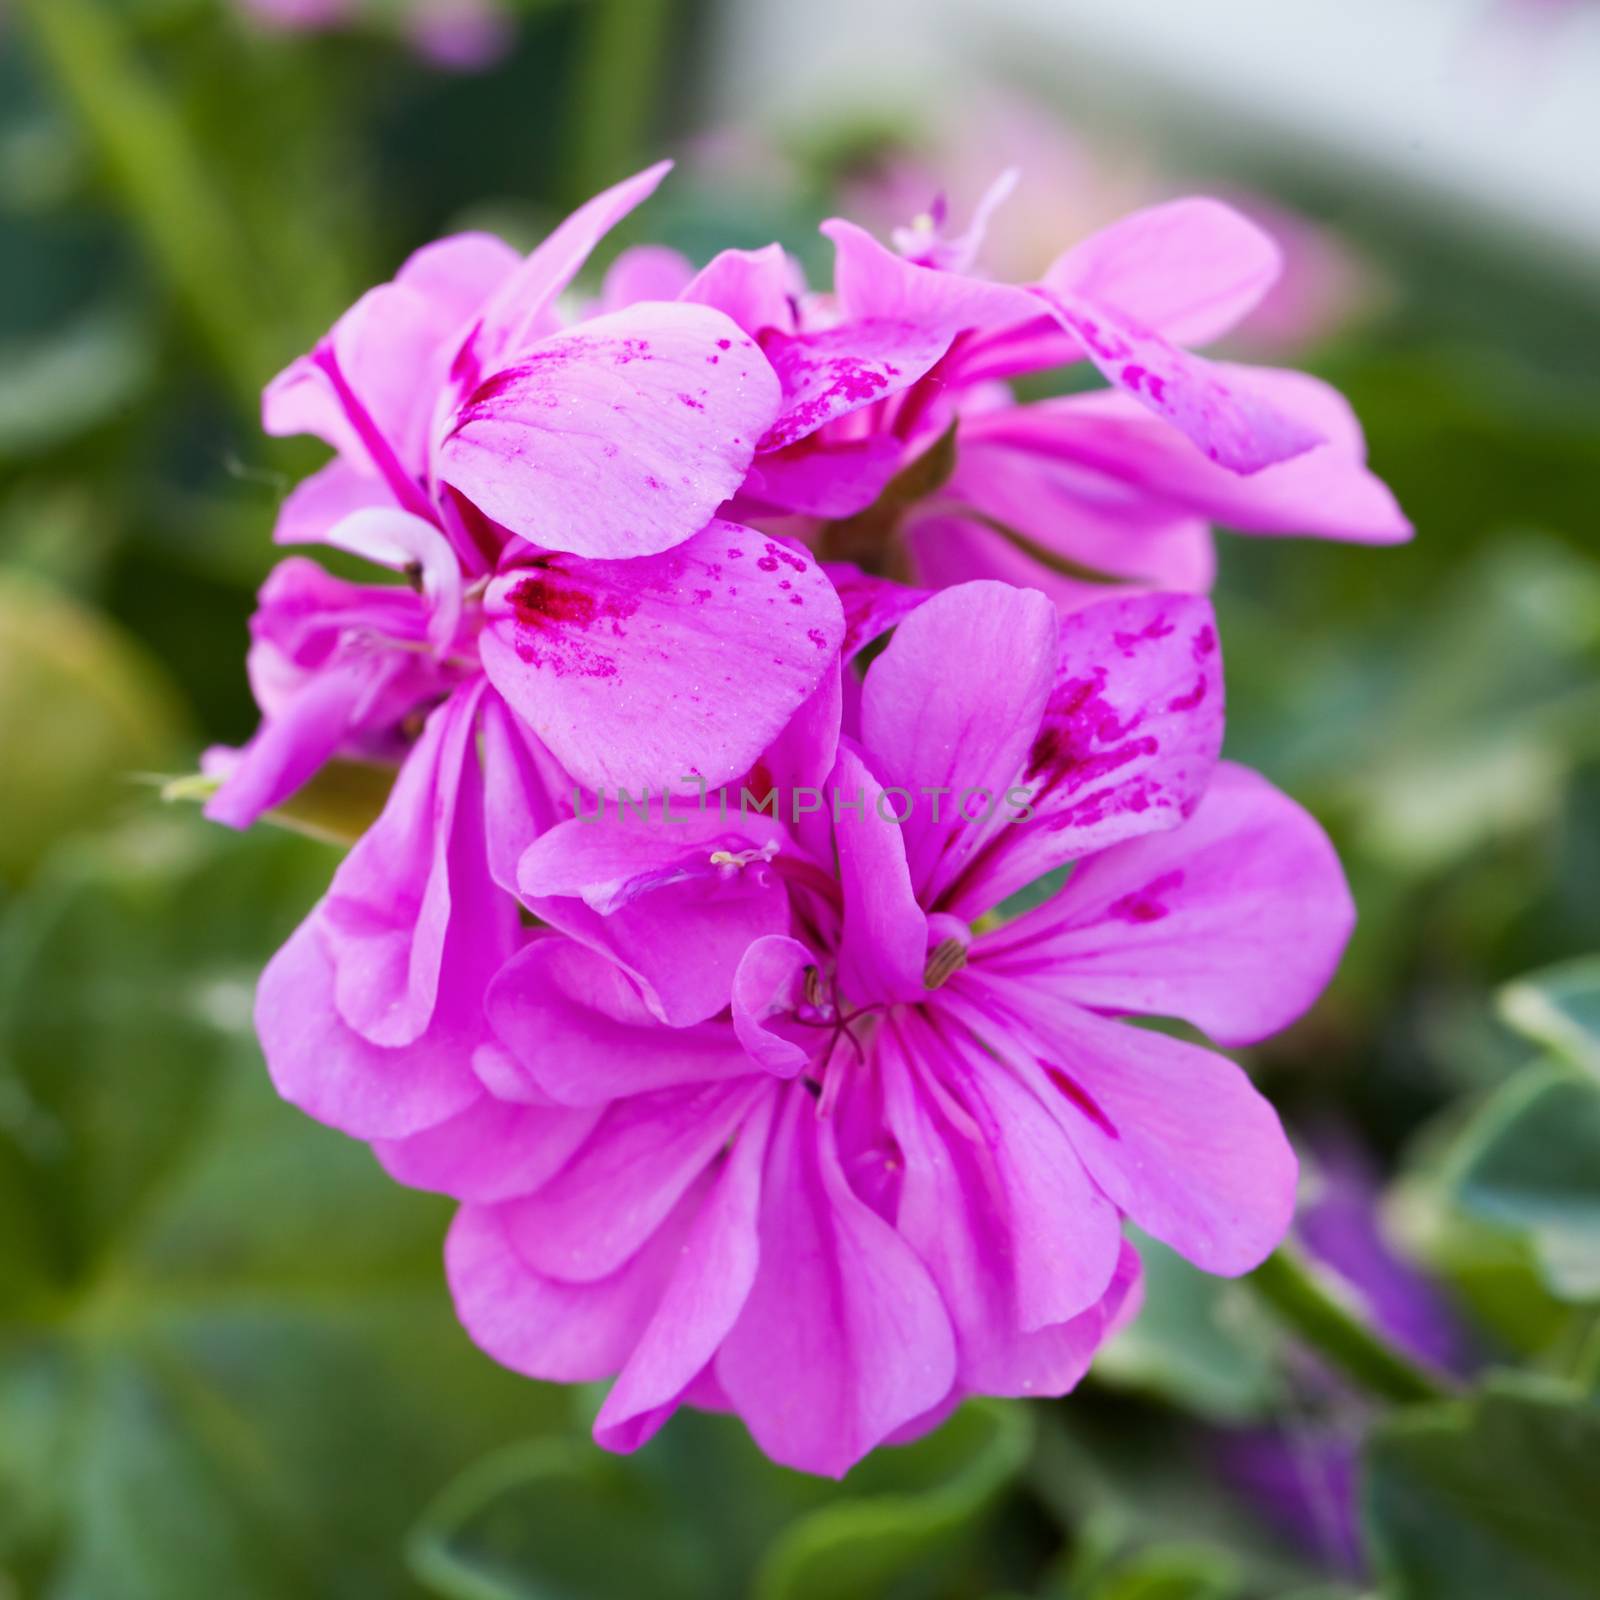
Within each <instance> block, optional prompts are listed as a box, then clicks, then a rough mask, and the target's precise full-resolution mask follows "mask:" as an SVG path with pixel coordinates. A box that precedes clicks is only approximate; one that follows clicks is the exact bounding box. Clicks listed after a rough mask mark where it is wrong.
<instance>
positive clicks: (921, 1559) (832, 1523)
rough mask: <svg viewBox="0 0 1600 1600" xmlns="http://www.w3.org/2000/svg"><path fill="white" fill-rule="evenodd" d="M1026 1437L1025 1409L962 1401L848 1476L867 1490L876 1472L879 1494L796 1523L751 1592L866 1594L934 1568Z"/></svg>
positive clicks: (781, 1598)
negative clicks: (937, 1422)
mask: <svg viewBox="0 0 1600 1600" xmlns="http://www.w3.org/2000/svg"><path fill="white" fill-rule="evenodd" d="M1032 1437H1033V1436H1032V1427H1031V1417H1030V1414H1029V1413H1028V1412H1027V1411H1026V1410H1024V1409H1023V1408H1022V1407H1021V1406H1018V1405H1015V1404H1012V1405H1005V1404H1000V1403H993V1402H990V1403H973V1404H970V1405H968V1406H967V1407H966V1408H965V1409H964V1410H963V1411H962V1412H960V1413H959V1415H957V1416H956V1417H955V1418H953V1419H952V1420H951V1421H950V1422H948V1423H947V1424H945V1426H944V1427H943V1428H941V1429H939V1430H938V1431H937V1432H936V1433H934V1434H933V1435H932V1436H931V1437H929V1438H928V1439H926V1440H924V1441H922V1442H921V1443H920V1444H918V1445H916V1446H915V1447H913V1448H912V1449H911V1450H908V1451H906V1452H904V1454H903V1455H902V1454H900V1453H895V1454H889V1453H885V1454H883V1455H880V1456H878V1457H875V1458H873V1461H872V1462H871V1463H869V1467H870V1471H869V1470H866V1469H860V1470H858V1473H857V1475H856V1476H854V1477H853V1478H852V1479H851V1481H850V1486H851V1488H852V1489H855V1488H859V1487H862V1486H864V1485H865V1486H867V1487H868V1488H869V1489H870V1487H871V1485H870V1482H869V1481H868V1480H869V1478H870V1477H871V1476H873V1475H881V1476H883V1477H886V1478H887V1479H888V1483H887V1484H886V1485H885V1488H884V1490H883V1491H882V1492H869V1493H868V1494H866V1495H862V1496H859V1497H857V1496H855V1495H852V1496H851V1497H850V1498H847V1499H844V1500H840V1501H836V1502H835V1503H833V1504H831V1505H827V1506H824V1507H822V1508H821V1509H819V1510H817V1511H814V1512H812V1513H811V1515H810V1516H808V1517H805V1518H803V1519H801V1520H800V1521H797V1522H795V1523H793V1524H792V1525H791V1526H790V1527H789V1528H788V1529H787V1530H786V1531H785V1533H784V1534H783V1535H782V1537H781V1538H780V1539H779V1540H778V1541H777V1543H776V1544H775V1545H774V1546H773V1547H772V1549H771V1550H770V1551H768V1553H767V1556H766V1558H765V1560H764V1561H763V1562H762V1564H761V1568H760V1571H759V1573H758V1575H757V1578H756V1582H755V1584H754V1587H753V1589H752V1593H753V1594H754V1595H756V1596H757V1597H758V1600H805V1597H807V1596H812V1595H827V1596H829V1597H830V1600H869V1597H871V1596H875V1595H882V1594H886V1593H888V1592H889V1590H890V1588H891V1585H893V1584H894V1583H896V1582H904V1581H906V1579H907V1577H908V1574H909V1573H911V1572H928V1571H931V1564H932V1563H933V1562H935V1561H938V1560H941V1559H944V1558H946V1557H947V1556H948V1555H949V1553H950V1551H951V1549H952V1548H953V1547H955V1546H957V1545H958V1544H959V1542H960V1540H961V1538H962V1536H963V1534H968V1533H970V1532H972V1531H973V1526H974V1523H975V1521H976V1519H977V1518H978V1517H979V1516H980V1515H981V1513H982V1512H983V1511H984V1509H985V1508H986V1507H987V1506H988V1505H989V1504H990V1503H991V1502H992V1500H993V1499H994V1497H995V1496H996V1495H997V1494H998V1493H999V1492H1000V1491H1001V1490H1002V1489H1003V1488H1004V1487H1005V1485H1006V1484H1007V1483H1008V1482H1009V1481H1010V1479H1011V1478H1012V1477H1014V1476H1015V1475H1016V1473H1017V1472H1019V1471H1020V1470H1021V1468H1022V1466H1023V1464H1024V1463H1025V1462H1026V1461H1027V1458H1028V1454H1029V1450H1030V1448H1031V1446H1032ZM913 1466H914V1467H915V1475H914V1477H913V1476H912V1474H911V1473H909V1472H908V1471H907V1469H908V1467H913ZM919 1592H920V1591H919Z"/></svg>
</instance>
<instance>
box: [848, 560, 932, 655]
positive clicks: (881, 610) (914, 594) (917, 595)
mask: <svg viewBox="0 0 1600 1600" xmlns="http://www.w3.org/2000/svg"><path fill="white" fill-rule="evenodd" d="M822 570H823V571H824V572H826V573H827V574H828V576H829V578H831V579H832V580H833V586H834V588H835V589H836V590H837V591H838V594H839V602H840V604H841V605H842V606H843V607H844V620H845V635H844V644H843V645H842V646H841V647H840V649H841V654H842V655H843V656H844V658H845V659H846V660H847V661H848V660H851V659H853V658H854V657H855V656H857V655H858V654H860V652H861V651H862V650H864V649H865V648H866V647H867V646H868V645H869V644H873V643H875V642H876V641H877V640H878V639H880V638H881V637H882V636H883V635H884V634H886V633H887V632H888V631H889V630H890V629H891V628H894V627H898V626H899V625H900V623H901V622H903V621H904V620H905V618H906V617H908V616H910V614H911V613H912V612H913V611H915V610H916V609H917V607H918V606H920V605H921V604H922V603H923V602H924V601H925V600H927V599H928V598H929V597H930V596H929V591H928V590H926V589H913V588H912V587H911V586H910V585H909V584H904V583H895V582H894V581H893V580H892V579H889V578H879V577H876V576H874V575H873V574H872V573H870V572H863V571H862V570H861V568H860V567H854V566H851V565H850V564H849V563H848V562H845V561H835V562H829V563H828V565H826V566H825V567H824V568H823V569H822Z"/></svg>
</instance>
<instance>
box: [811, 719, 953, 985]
mask: <svg viewBox="0 0 1600 1600" xmlns="http://www.w3.org/2000/svg"><path fill="white" fill-rule="evenodd" d="M828 793H829V798H830V800H831V802H832V805H833V813H834V823H833V832H834V840H835V846H836V848H837V850H838V853H839V881H840V883H841V884H842V886H843V890H844V932H843V935H842V937H841V939H840V942H839V980H840V983H841V985H842V986H843V988H844V991H845V993H846V995H847V996H848V997H849V998H850V999H851V1000H852V1001H854V1002H855V1003H857V1004H863V1003H875V1002H879V1001H895V1000H910V999H917V998H920V997H921V995H922V973H923V968H924V966H925V965H926V962H927V955H928V919H927V916H926V915H925V913H924V912H923V910H922V907H921V906H920V905H919V904H918V903H917V896H916V891H915V889H914V887H913V885H912V882H911V872H910V868H909V867H908V865H907V863H906V835H905V834H904V833H903V831H902V829H901V828H900V827H899V826H897V824H896V823H895V821H894V818H895V816H896V815H897V814H898V813H899V811H901V810H902V809H903V807H904V802H903V801H901V800H899V799H898V798H894V799H890V798H889V797H888V796H886V795H885V794H884V791H883V789H882V787H881V786H880V784H879V782H878V779H877V777H876V775H875V774H874V773H872V772H871V771H870V770H869V769H868V768H867V766H866V763H865V762H863V761H862V759H861V757H860V756H859V755H857V754H856V753H855V751H853V750H851V749H849V748H848V747H845V748H842V749H841V750H840V751H839V759H838V761H837V762H836V763H835V765H834V769H833V775H832V777H831V778H830V779H829V783H828ZM880 802H882V804H880Z"/></svg>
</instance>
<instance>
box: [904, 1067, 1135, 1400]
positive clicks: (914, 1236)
mask: <svg viewBox="0 0 1600 1600" xmlns="http://www.w3.org/2000/svg"><path fill="white" fill-rule="evenodd" d="M880 1059H881V1060H882V1061H883V1063H884V1073H885V1100H886V1114H887V1121H888V1126H889V1130H890V1132H891V1133H892V1134H893V1137H894V1140H895V1143H896V1145H897V1146H898V1147H899V1150H900V1153H901V1157H902V1161H903V1169H904V1174H905V1176H904V1179H903V1182H902V1185H901V1191H900V1203H899V1207H898V1209H897V1211H896V1213H895V1218H894V1221H895V1228H896V1231H897V1232H899V1234H900V1235H901V1237H902V1238H904V1239H905V1240H906V1242H907V1243H908V1244H909V1245H910V1246H911V1247H912V1249H914V1250H915V1251H916V1252H917V1254H918V1256H919V1257H920V1258H921V1259H922V1262H923V1264H924V1265H925V1266H926V1267H927V1268H928V1270H929V1272H931V1273H932V1274H933V1277H934V1281H935V1282H936V1283H937V1284H938V1286H939V1292H940V1294H941V1295H942V1296H943V1299H944V1303H945V1306H946V1307H947V1308H948V1310H949V1313H950V1319H951V1321H952V1323H953V1324H954V1325H955V1331H956V1342H957V1346H958V1349H959V1354H960V1382H961V1385H962V1387H963V1388H965V1389H968V1390H971V1391H976V1392H978V1393H982V1394H996V1395H1034V1396H1039V1395H1061V1394H1065V1393H1067V1391H1068V1390H1070V1389H1072V1388H1073V1387H1074V1386H1075V1385H1076V1384H1077V1382H1078V1380H1079V1379H1080V1378H1081V1377H1082V1376H1083V1374H1084V1372H1085V1371H1086V1370H1087V1369H1088V1366H1089V1362H1090V1359H1091V1358H1092V1357H1093V1355H1094V1353H1095V1351H1096V1349H1097V1348H1098V1347H1099V1345H1100V1343H1101V1340H1102V1339H1103V1338H1104V1337H1105V1335H1106V1330H1107V1324H1108V1321H1109V1316H1110V1313H1111V1312H1112V1311H1113V1310H1114V1309H1115V1308H1116V1307H1117V1305H1118V1304H1119V1303H1120V1298H1121V1297H1120V1296H1119V1295H1118V1294H1117V1293H1116V1292H1115V1284H1116V1279H1115V1278H1114V1279H1113V1289H1112V1290H1109V1291H1108V1292H1107V1293H1106V1294H1105V1295H1104V1296H1102V1298H1101V1299H1100V1300H1099V1301H1097V1302H1096V1303H1095V1304H1094V1305H1092V1306H1090V1307H1089V1309H1088V1310H1086V1311H1084V1312H1082V1313H1080V1314H1079V1315H1077V1316H1073V1317H1070V1318H1069V1319H1067V1320H1066V1321H1062V1322H1056V1323H1051V1324H1045V1325H1043V1326H1040V1327H1035V1328H1031V1329H1025V1328H1024V1327H1023V1326H1022V1323H1021V1318H1020V1314H1019V1299H1018V1288H1017V1281H1016V1271H1017V1269H1016V1266H1015V1265H1014V1263H1013V1254H1012V1252H1013V1246H1012V1240H1011V1235H1012V1231H1013V1229H1015V1228H1020V1229H1023V1230H1027V1229H1030V1228H1032V1229H1035V1230H1048V1229H1050V1228H1051V1227H1052V1225H1054V1226H1055V1228H1056V1230H1057V1233H1058V1236H1059V1237H1060V1238H1061V1239H1063V1240H1064V1241H1070V1240H1071V1239H1073V1238H1074V1237H1076V1235H1077V1233H1078V1231H1079V1230H1080V1229H1081V1228H1082V1227H1083V1223H1084V1220H1085V1219H1083V1218H1082V1217H1080V1216H1079V1215H1078V1213H1076V1212H1068V1213H1066V1214H1065V1215H1059V1216H1053V1217H1052V1216H1042V1217H1039V1218H1035V1219H1030V1218H1028V1217H1026V1216H1018V1215H1015V1214H1014V1213H1013V1211H1012V1209H1011V1201H1010V1200H1009V1199H1008V1197H1007V1195H1006V1193H1005V1191H1004V1190H1003V1189H1002V1188H1001V1187H1000V1185H999V1184H998V1183H997V1181H996V1179H995V1178H994V1177H993V1176H991V1168H990V1164H989V1163H988V1162H987V1161H986V1160H985V1159H984V1151H983V1148H982V1146H981V1145H980V1144H979V1143H978V1142H977V1141H976V1140H975V1138H974V1130H972V1129H971V1128H970V1126H968V1125H964V1123H962V1122H957V1121H955V1120H952V1118H951V1116H950V1115H949V1114H947V1113H946V1112H944V1111H943V1110H942V1109H941V1101H942V1099H943V1096H942V1095H941V1094H940V1093H939V1091H938V1090H937V1089H935V1088H933V1087H932V1086H931V1085H930V1086H928V1087H924V1086H923V1079H922V1075H921V1074H919V1073H918V1072H917V1069H916V1068H915V1066H914V1065H913V1063H912V1061H911V1060H910V1058H909V1057H907V1056H906V1055H905V1054H904V1053H903V1052H902V1051H900V1050H898V1049H891V1050H889V1051H886V1052H884V1053H883V1054H882V1055H881V1056H880ZM1067 1164H1068V1165H1069V1167H1070V1168H1071V1169H1073V1170H1074V1171H1076V1173H1077V1175H1078V1179H1079V1182H1080V1183H1084V1180H1083V1178H1082V1169H1081V1167H1079V1164H1078V1161H1077V1158H1076V1157H1075V1156H1072V1155H1070V1154H1069V1155H1068V1158H1067ZM1085 1187H1087V1185H1086V1184H1085ZM1090 1193H1091V1194H1092V1193H1093V1191H1092V1190H1091V1191H1090ZM1094 1199H1095V1201H1096V1203H1097V1204H1098V1205H1099V1206H1100V1207H1104V1206H1105V1202H1104V1201H1103V1200H1101V1199H1100V1198H1099V1196H1098V1195H1095V1196H1094ZM1107 1209H1109V1208H1107ZM1111 1227H1112V1231H1113V1232H1115V1229H1116V1221H1115V1218H1114V1217H1112V1219H1111ZM1097 1248H1099V1246H1098V1244H1097ZM1124 1249H1126V1247H1125V1246H1124ZM1134 1259H1135V1260H1137V1257H1135V1258H1134Z"/></svg>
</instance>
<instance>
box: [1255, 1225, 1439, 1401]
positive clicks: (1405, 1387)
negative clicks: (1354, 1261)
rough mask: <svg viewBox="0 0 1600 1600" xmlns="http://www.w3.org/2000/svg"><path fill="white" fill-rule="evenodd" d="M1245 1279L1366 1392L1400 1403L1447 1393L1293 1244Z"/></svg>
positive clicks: (1437, 1398)
mask: <svg viewBox="0 0 1600 1600" xmlns="http://www.w3.org/2000/svg"><path fill="white" fill-rule="evenodd" d="M1244 1281H1245V1282H1246V1283H1248V1284H1249V1285H1250V1286H1251V1288H1253V1289H1254V1290H1255V1292H1256V1293H1257V1295H1259V1296H1260V1298H1261V1299H1262V1301H1263V1302H1264V1303H1265V1304H1266V1305H1267V1306H1268V1307H1269V1308H1270V1309H1271V1310H1272V1312H1273V1313H1274V1314H1275V1315H1276V1316H1277V1317H1278V1319H1279V1320H1280V1321H1281V1322H1283V1323H1285V1324H1286V1325H1287V1326H1288V1327H1290V1328H1291V1329H1293V1331H1294V1332H1295V1333H1296V1334H1297V1335H1298V1336H1299V1337H1300V1339H1301V1340H1302V1341H1303V1342H1304V1343H1306V1344H1308V1345H1310V1346H1311V1347H1312V1349H1314V1350H1315V1351H1317V1353H1318V1354H1319V1355H1322V1356H1324V1357H1326V1358H1327V1360H1328V1361H1329V1362H1330V1363H1331V1364H1332V1365H1334V1366H1336V1367H1337V1368H1338V1369H1339V1370H1340V1371H1341V1372H1342V1373H1344V1375H1345V1376H1346V1377H1347V1378H1351V1379H1353V1380H1354V1381H1355V1382H1356V1383H1358V1384H1359V1385H1360V1386H1361V1387H1362V1388H1363V1389H1365V1390H1367V1391H1368V1392H1369V1393H1371V1394H1374V1395H1377V1396H1379V1397H1380V1398H1381V1399H1384V1400H1393V1401H1397V1402H1399V1403H1402V1404H1408V1403H1410V1402H1413V1401H1419V1400H1442V1399H1444V1398H1446V1397H1447V1396H1448V1394H1449V1392H1450V1391H1449V1389H1448V1388H1447V1387H1446V1385H1445V1383H1444V1382H1443V1381H1442V1380H1441V1379H1440V1378H1438V1377H1436V1376H1435V1375H1434V1374H1433V1373H1431V1372H1429V1371H1428V1370H1427V1369H1426V1368H1424V1367H1422V1366H1420V1365H1419V1364H1418V1363H1417V1362H1415V1361H1413V1360H1412V1359H1411V1357H1410V1356H1408V1355H1406V1354H1404V1353H1403V1352H1402V1351H1400V1350H1398V1349H1396V1348H1395V1346H1394V1345H1392V1344H1390V1343H1389V1341H1388V1340H1387V1339H1386V1338H1384V1336H1383V1335H1382V1334H1380V1333H1378V1332H1377V1331H1376V1330H1375V1329H1373V1328H1372V1327H1371V1326H1370V1325H1369V1324H1368V1323H1366V1322H1365V1321H1363V1320H1362V1318H1361V1317H1360V1316H1359V1315H1358V1314H1357V1312H1356V1310H1355V1308H1354V1307H1353V1306H1352V1305H1351V1304H1350V1303H1349V1302H1348V1301H1347V1300H1346V1299H1345V1297H1344V1296H1342V1295H1341V1294H1340V1293H1339V1291H1338V1290H1337V1289H1336V1288H1335V1287H1334V1286H1333V1285H1332V1284H1331V1283H1330V1282H1329V1280H1328V1279H1327V1278H1326V1277H1325V1276H1323V1275H1322V1274H1321V1273H1319V1272H1318V1271H1317V1270H1316V1269H1315V1268H1314V1267H1313V1266H1312V1265H1311V1264H1310V1263H1309V1262H1308V1261H1306V1259H1305V1258H1304V1257H1303V1256H1302V1255H1300V1253H1299V1252H1298V1251H1297V1250H1295V1249H1294V1248H1293V1246H1291V1245H1283V1246H1280V1247H1279V1249H1278V1250H1277V1251H1276V1252H1275V1253H1274V1254H1272V1255H1270V1256H1268V1257H1267V1259H1266V1260H1265V1261H1263V1262H1262V1263H1261V1265H1260V1266H1259V1267H1257V1268H1256V1270H1255V1271H1254V1272H1252V1273H1251V1274H1250V1276H1249V1277H1248V1278H1246V1279H1245V1280H1244Z"/></svg>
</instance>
